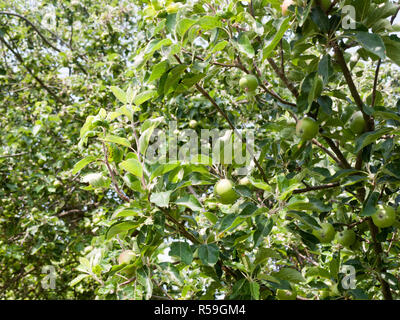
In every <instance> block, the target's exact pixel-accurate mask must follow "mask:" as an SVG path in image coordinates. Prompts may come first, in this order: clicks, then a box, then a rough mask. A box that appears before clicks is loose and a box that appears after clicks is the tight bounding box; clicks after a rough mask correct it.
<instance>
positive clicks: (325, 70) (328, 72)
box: [318, 54, 334, 84]
mask: <svg viewBox="0 0 400 320" xmlns="http://www.w3.org/2000/svg"><path fill="white" fill-rule="evenodd" d="M331 60H332V59H331V56H330V55H329V54H327V55H324V56H323V57H322V59H321V61H320V62H319V64H318V74H319V75H320V76H321V77H322V79H323V80H324V84H327V83H328V82H329V79H330V78H331V76H332V75H333V72H334V70H333V65H332V61H331Z"/></svg>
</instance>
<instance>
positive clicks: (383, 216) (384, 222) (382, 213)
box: [372, 204, 396, 228]
mask: <svg viewBox="0 0 400 320" xmlns="http://www.w3.org/2000/svg"><path fill="white" fill-rule="evenodd" d="M372 221H373V222H374V224H375V225H376V226H377V227H379V228H388V227H391V226H392V225H393V224H394V223H395V221H396V211H395V210H394V208H393V207H391V206H386V205H381V204H380V205H378V210H377V211H376V212H375V213H374V214H373V215H372Z"/></svg>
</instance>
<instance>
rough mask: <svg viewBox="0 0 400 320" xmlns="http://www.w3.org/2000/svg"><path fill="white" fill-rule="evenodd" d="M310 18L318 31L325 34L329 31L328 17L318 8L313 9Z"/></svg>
mask: <svg viewBox="0 0 400 320" xmlns="http://www.w3.org/2000/svg"><path fill="white" fill-rule="evenodd" d="M310 16H311V19H312V21H314V23H315V24H316V26H317V27H318V28H319V30H321V31H322V32H323V33H327V32H328V31H329V29H330V26H329V19H328V16H327V15H326V13H325V12H324V11H323V10H322V9H321V8H320V7H318V6H317V7H315V8H313V9H312V10H311V15H310Z"/></svg>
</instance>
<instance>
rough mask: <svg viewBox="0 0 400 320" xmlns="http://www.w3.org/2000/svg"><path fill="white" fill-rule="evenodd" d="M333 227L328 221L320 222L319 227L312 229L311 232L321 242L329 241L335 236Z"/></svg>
mask: <svg viewBox="0 0 400 320" xmlns="http://www.w3.org/2000/svg"><path fill="white" fill-rule="evenodd" d="M335 233H336V231H335V229H334V228H333V225H331V224H330V223H327V222H326V223H322V224H321V229H314V230H313V231H312V234H313V235H314V236H316V237H317V238H318V240H319V241H320V242H321V243H329V242H331V241H332V240H333V238H334V237H335Z"/></svg>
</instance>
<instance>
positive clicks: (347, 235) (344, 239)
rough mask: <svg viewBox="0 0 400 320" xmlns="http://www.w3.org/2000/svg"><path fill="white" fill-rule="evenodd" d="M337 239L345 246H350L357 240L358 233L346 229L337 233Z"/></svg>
mask: <svg viewBox="0 0 400 320" xmlns="http://www.w3.org/2000/svg"><path fill="white" fill-rule="evenodd" d="M336 240H337V242H339V243H340V244H341V245H342V246H344V247H350V246H351V245H353V243H354V242H355V241H356V233H355V232H354V231H353V230H344V231H340V232H338V233H337V234H336Z"/></svg>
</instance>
